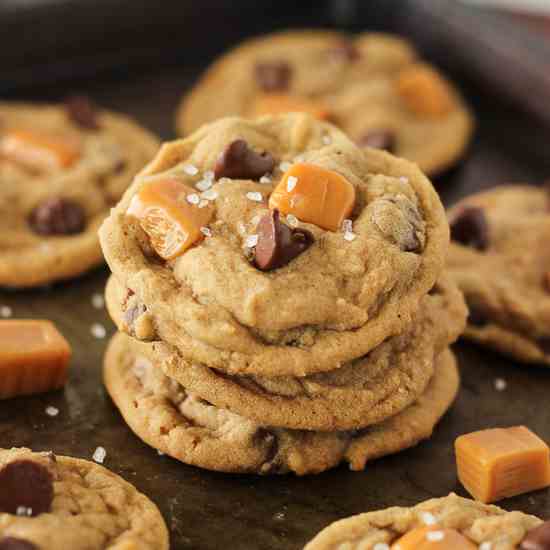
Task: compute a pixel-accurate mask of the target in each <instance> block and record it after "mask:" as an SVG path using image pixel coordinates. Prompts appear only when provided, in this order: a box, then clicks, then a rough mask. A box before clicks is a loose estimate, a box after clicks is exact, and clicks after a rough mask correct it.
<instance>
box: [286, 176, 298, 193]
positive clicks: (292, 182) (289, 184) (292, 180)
mask: <svg viewBox="0 0 550 550" xmlns="http://www.w3.org/2000/svg"><path fill="white" fill-rule="evenodd" d="M297 183H298V178H297V177H296V176H289V177H288V179H287V180H286V190H287V191H288V192H289V193H290V192H291V191H292V190H293V189H294V188H295V187H296V184H297Z"/></svg>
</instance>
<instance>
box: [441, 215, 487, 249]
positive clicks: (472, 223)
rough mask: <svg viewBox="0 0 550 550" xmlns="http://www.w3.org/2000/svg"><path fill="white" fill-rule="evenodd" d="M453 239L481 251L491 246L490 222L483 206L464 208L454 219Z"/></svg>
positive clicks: (452, 226) (452, 224)
mask: <svg viewBox="0 0 550 550" xmlns="http://www.w3.org/2000/svg"><path fill="white" fill-rule="evenodd" d="M450 225H451V239H452V240H453V241H456V242H458V243H460V244H463V245H464V246H470V247H472V248H475V249H477V250H480V251H484V250H487V249H488V248H489V223H488V222H487V217H486V216H485V212H484V210H483V209H482V208H477V207H475V206H470V207H467V208H464V210H462V211H461V212H460V213H459V214H458V215H457V216H456V217H455V218H454V219H453V220H451V221H450Z"/></svg>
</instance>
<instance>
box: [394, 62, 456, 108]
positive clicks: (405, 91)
mask: <svg viewBox="0 0 550 550" xmlns="http://www.w3.org/2000/svg"><path fill="white" fill-rule="evenodd" d="M397 91H398V93H399V95H400V96H401V98H402V99H403V101H404V102H405V104H406V105H407V107H408V108H409V109H410V110H411V111H412V112H413V113H416V114H418V115H422V116H427V117H440V116H443V115H446V114H448V113H449V112H450V111H451V109H452V107H453V96H452V92H451V90H450V87H449V84H447V82H446V81H445V80H444V78H443V77H442V76H441V75H439V73H438V72H437V71H436V70H435V69H432V68H431V67H429V66H428V65H423V64H416V65H411V66H410V67H407V68H406V69H403V70H402V71H401V73H400V74H399V77H398V80H397Z"/></svg>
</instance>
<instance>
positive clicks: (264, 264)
mask: <svg viewBox="0 0 550 550" xmlns="http://www.w3.org/2000/svg"><path fill="white" fill-rule="evenodd" d="M313 241H314V239H313V235H312V234H311V233H310V232H309V231H307V229H299V228H290V227H288V225H286V224H284V223H282V222H281V220H280V219H279V211H278V210H272V211H271V212H269V213H268V214H266V215H265V216H263V217H262V219H261V220H260V222H259V223H258V244H257V245H256V249H255V253H254V263H255V264H256V267H257V268H258V269H261V270H262V271H270V270H272V269H277V268H279V267H282V266H284V265H286V264H288V263H289V262H290V261H292V260H293V259H294V258H296V256H299V255H300V254H301V253H302V252H304V251H305V250H307V249H308V248H309V247H310V246H311V245H312V244H313Z"/></svg>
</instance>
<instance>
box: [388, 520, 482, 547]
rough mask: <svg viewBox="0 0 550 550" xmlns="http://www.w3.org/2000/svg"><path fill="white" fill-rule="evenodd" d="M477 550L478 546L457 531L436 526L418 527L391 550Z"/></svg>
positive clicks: (404, 536)
mask: <svg viewBox="0 0 550 550" xmlns="http://www.w3.org/2000/svg"><path fill="white" fill-rule="evenodd" d="M451 548H452V549H453V550H475V549H476V548H477V545H475V544H474V543H473V542H471V541H469V540H468V539H467V538H466V537H464V536H463V535H461V534H460V533H459V532H458V531H456V530H455V529H441V528H439V527H437V526H436V525H430V526H426V527H417V528H416V529H413V530H412V531H409V532H408V533H406V534H405V535H403V536H402V537H401V538H400V539H399V540H398V541H397V542H395V543H394V544H393V545H392V546H391V550H450V549H451Z"/></svg>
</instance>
